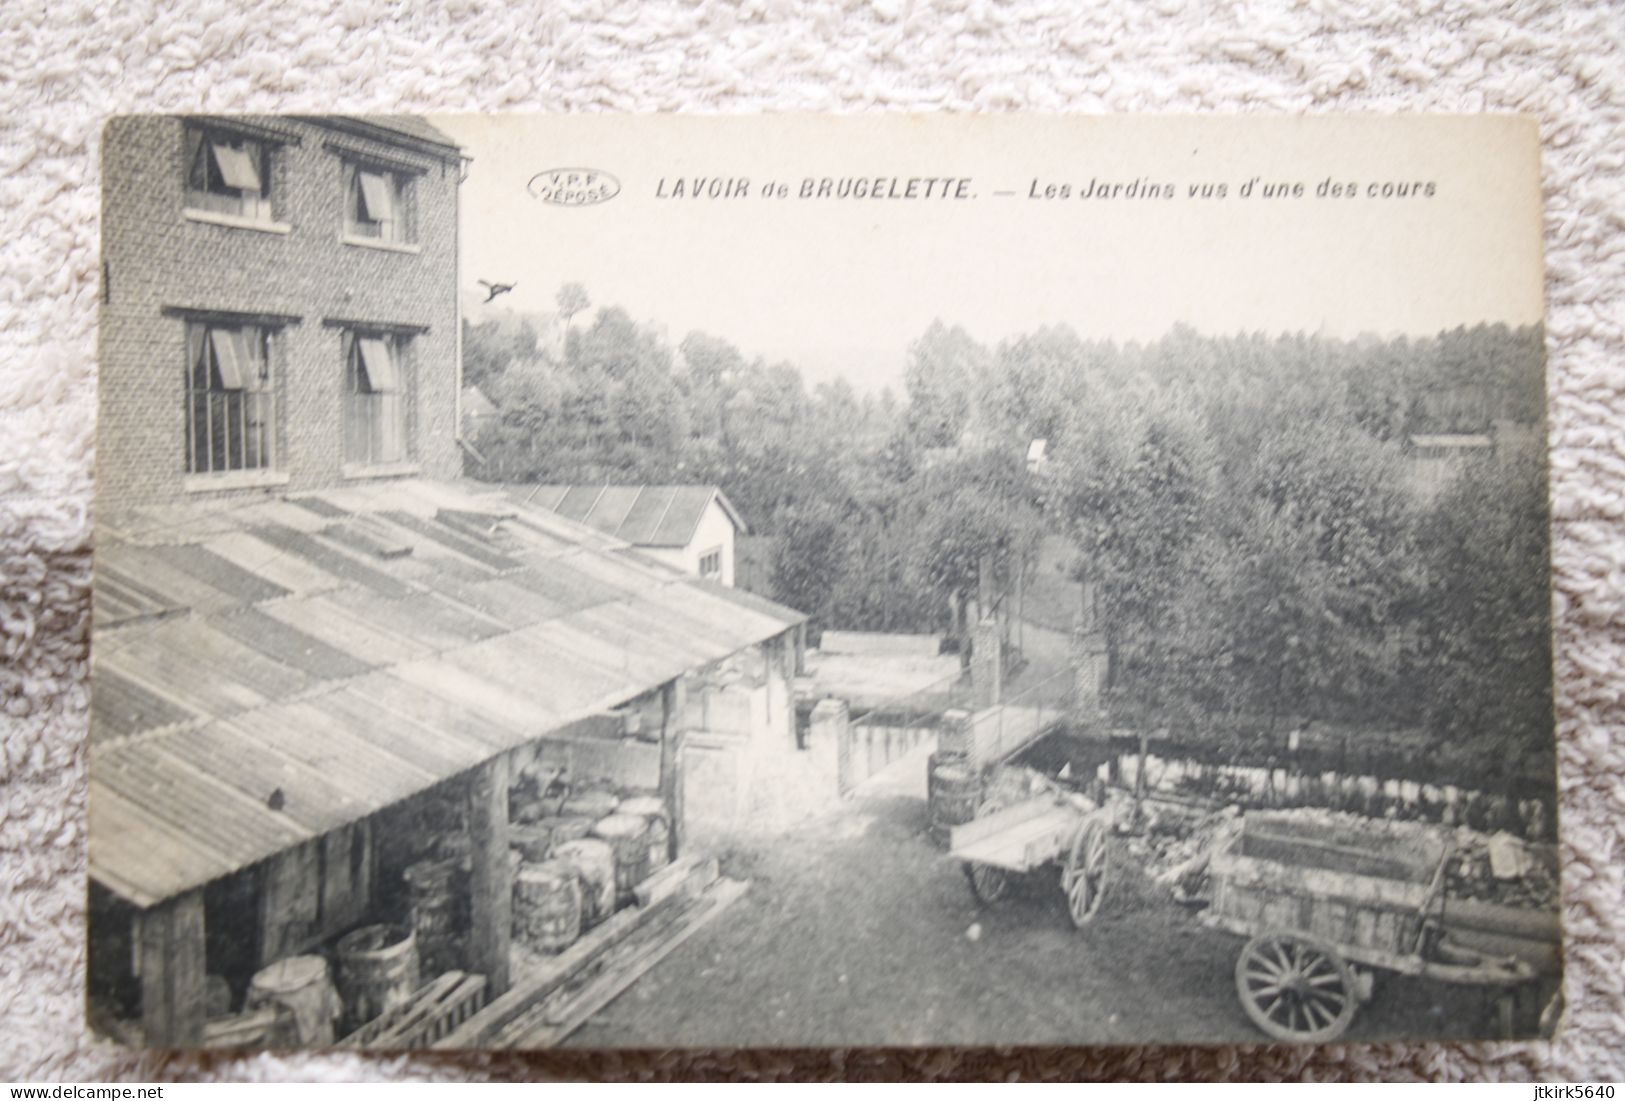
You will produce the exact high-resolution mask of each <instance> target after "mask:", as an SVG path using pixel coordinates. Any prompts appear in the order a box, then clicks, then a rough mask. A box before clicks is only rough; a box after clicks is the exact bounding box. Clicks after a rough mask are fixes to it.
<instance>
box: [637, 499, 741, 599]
mask: <svg viewBox="0 0 1625 1101" xmlns="http://www.w3.org/2000/svg"><path fill="white" fill-rule="evenodd" d="M734 534H735V532H734V524H733V521H732V520H730V519H728V514H727V513H726V512H724V511H723V508H722V506H721V505H720V504H718V503H717V500H716V498H715V497H713V498H711V503H710V504H708V505H706V506H705V515H704V516H702V517H700V524H699V526H698V527H697V528H695V529H694V538H692V539H690V540H689V542H688V546H686V547H681V548H679V547H640V548H638V549H639V550H641V551H643V553H645V554H647V555H648V556H649V557H651V558H658V559H659V560H660V561H662V562H665V563H667V564H668V565H672V566H676V567H677V568H678V569H680V570H686V571H687V572H688V573H691V574H695V575H696V576H698V574H699V572H700V558H701V556H703V555H704V554H705V553H706V552H707V551H711V550H716V549H717V548H719V547H720V548H721V549H722V574H721V576H719V577H718V578H716V580H718V581H720V582H722V583H723V584H724V585H732V584H733V583H734Z"/></svg>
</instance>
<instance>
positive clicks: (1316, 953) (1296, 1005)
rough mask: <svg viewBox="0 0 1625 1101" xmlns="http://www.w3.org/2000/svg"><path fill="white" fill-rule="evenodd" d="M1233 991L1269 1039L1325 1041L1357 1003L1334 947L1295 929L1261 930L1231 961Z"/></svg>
mask: <svg viewBox="0 0 1625 1101" xmlns="http://www.w3.org/2000/svg"><path fill="white" fill-rule="evenodd" d="M1236 993H1237V995H1239V996H1240V998H1241V1008H1242V1009H1244V1010H1246V1011H1247V1016H1248V1017H1251V1018H1252V1021H1253V1024H1255V1025H1257V1026H1258V1027H1259V1028H1261V1029H1263V1030H1264V1032H1266V1033H1267V1034H1268V1035H1269V1036H1270V1037H1271V1038H1272V1039H1275V1040H1287V1041H1291V1042H1296V1043H1325V1042H1327V1041H1330V1040H1335V1039H1337V1037H1339V1036H1341V1035H1343V1032H1344V1030H1346V1029H1347V1028H1348V1026H1349V1022H1350V1021H1352V1020H1353V1019H1354V1010H1355V1008H1356V1007H1357V1006H1358V1005H1359V993H1358V984H1357V983H1356V982H1355V978H1354V972H1353V970H1352V969H1351V968H1350V967H1349V965H1348V962H1347V961H1346V960H1344V959H1343V957H1341V956H1339V955H1338V954H1337V953H1336V952H1333V951H1332V950H1331V949H1329V948H1327V947H1325V946H1324V945H1321V944H1319V943H1317V942H1315V941H1312V940H1310V939H1309V938H1307V937H1300V936H1298V935H1297V934H1295V933H1263V934H1260V935H1259V936H1256V937H1254V938H1253V939H1252V940H1250V941H1248V942H1247V947H1245V948H1243V949H1242V950H1241V958H1240V959H1238V960H1237V961H1236Z"/></svg>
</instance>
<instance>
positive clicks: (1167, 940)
mask: <svg viewBox="0 0 1625 1101" xmlns="http://www.w3.org/2000/svg"><path fill="white" fill-rule="evenodd" d="M906 763H907V761H905V762H899V764H900V765H901V764H906ZM920 764H921V767H923V761H921V762H920ZM906 791H907V787H906V786H897V785H893V786H892V787H891V788H887V787H885V786H884V785H882V786H879V787H871V788H869V789H867V790H866V791H865V792H860V794H859V795H858V796H857V797H856V798H854V799H853V800H851V801H849V802H848V803H846V804H845V805H844V806H843V807H842V808H841V809H840V810H839V811H838V812H837V813H835V814H832V815H830V816H827V817H825V818H822V819H819V820H816V821H813V822H809V823H807V824H805V825H803V826H802V827H800V828H798V829H797V830H795V831H792V832H791V833H789V834H786V835H784V836H780V837H776V838H772V839H769V840H763V841H760V842H757V843H754V844H751V845H748V846H743V845H742V846H738V847H735V848H732V849H730V850H727V851H726V852H724V853H723V854H722V857H723V873H724V874H725V875H729V876H733V877H735V878H744V879H749V880H750V881H751V885H750V890H749V892H748V893H747V894H746V895H745V897H744V898H743V899H741V900H740V901H739V902H738V903H736V904H735V905H734V906H733V907H732V908H731V909H730V910H729V911H728V912H726V913H724V914H723V915H722V916H721V917H720V918H719V919H718V920H717V921H716V923H715V924H713V925H712V926H711V927H709V928H707V929H705V930H704V931H702V932H701V933H700V934H699V935H697V936H696V937H695V938H694V939H693V940H691V941H689V942H688V943H686V944H684V945H682V946H681V947H680V948H679V949H677V951H675V952H674V953H673V954H672V955H671V956H670V957H668V958H667V959H666V960H664V961H663V962H661V963H660V964H659V965H658V966H656V967H655V968H654V969H653V970H651V971H650V972H649V973H648V974H646V975H644V976H643V977H642V978H641V979H639V980H638V982H636V983H635V984H634V985H633V986H632V987H631V988H630V989H628V990H627V992H626V993H624V994H622V995H621V996H620V997H619V998H618V999H616V1000H615V1001H614V1002H612V1003H610V1004H609V1005H608V1006H606V1007H605V1008H604V1009H603V1010H602V1011H601V1012H600V1013H599V1014H598V1015H597V1016H596V1017H595V1018H594V1019H593V1020H592V1021H590V1022H589V1023H588V1024H587V1025H586V1026H585V1027H583V1028H582V1029H581V1030H579V1031H578V1032H576V1033H575V1034H574V1035H573V1036H572V1037H571V1038H570V1039H569V1041H568V1042H567V1043H568V1046H570V1047H583V1048H588V1047H673V1046H677V1047H791V1046H796V1047H799V1046H913V1045H926V1044H956V1045H1009V1044H1063V1045H1065V1044H1082V1043H1095V1044H1133V1043H1147V1042H1157V1041H1165V1042H1166V1041H1171V1040H1174V1039H1175V1038H1181V1039H1188V1040H1193V1041H1194V1040H1201V1041H1205V1042H1211V1043H1244V1044H1251V1043H1261V1042H1263V1041H1264V1037H1263V1036H1262V1034H1261V1033H1259V1032H1258V1031H1256V1030H1255V1029H1254V1028H1253V1027H1252V1025H1251V1024H1250V1023H1249V1021H1248V1020H1247V1018H1246V1016H1245V1015H1244V1014H1243V1012H1242V1010H1241V1006H1240V1004H1239V1003H1238V1001H1237V1000H1236V995H1235V988H1234V985H1233V977H1232V975H1233V968H1234V966H1235V961H1236V956H1237V953H1238V951H1239V949H1240V948H1241V941H1240V940H1239V938H1235V937H1231V936H1228V935H1226V934H1224V933H1219V932H1215V931H1213V930H1210V929H1207V928H1205V927H1204V926H1202V925H1201V924H1200V922H1199V921H1198V920H1197V919H1196V917H1195V915H1194V914H1192V913H1190V912H1189V911H1187V910H1184V909H1182V908H1181V907H1179V906H1178V905H1176V904H1175V903H1173V902H1172V901H1171V899H1170V898H1169V897H1168V895H1167V892H1166V889H1164V888H1160V887H1157V886H1155V885H1154V884H1152V883H1150V882H1149V881H1148V880H1147V879H1146V878H1145V877H1144V876H1143V875H1142V874H1140V873H1139V872H1138V871H1136V870H1135V869H1134V868H1132V867H1131V866H1129V864H1128V861H1127V860H1126V858H1125V857H1124V856H1123V855H1122V853H1121V850H1120V849H1119V852H1118V859H1117V860H1116V862H1115V867H1114V872H1113V884H1112V887H1111V896H1110V897H1109V899H1108V901H1107V903H1106V906H1105V909H1104V911H1103V912H1102V914H1101V915H1100V916H1099V917H1098V918H1097V919H1096V921H1095V923H1094V924H1093V925H1092V926H1091V927H1090V928H1089V929H1088V930H1087V931H1085V932H1078V931H1075V930H1074V929H1073V928H1072V926H1071V924H1070V922H1069V921H1068V919H1067V915H1066V911H1065V908H1064V906H1063V904H1062V901H1061V894H1060V891H1059V889H1058V887H1057V885H1056V884H1055V882H1054V881H1053V880H1052V879H1051V878H1050V877H1049V876H1047V875H1046V876H1044V877H1043V878H1042V879H1041V880H1040V879H1038V878H1035V879H1034V880H1032V881H1031V882H1028V883H1025V884H1022V885H1020V887H1019V889H1018V890H1016V891H1014V892H1012V894H1011V896H1010V897H1007V898H1006V899H1004V900H1003V901H1001V902H1000V903H999V904H998V905H996V906H993V907H983V906H981V905H979V904H978V903H977V902H976V901H975V900H974V899H973V898H972V896H971V893H970V891H969V889H968V885H967V883H966V879H965V876H964V874H963V872H962V871H961V869H960V867H959V864H958V862H957V861H954V860H952V859H950V858H949V857H948V856H947V855H946V854H945V853H943V852H942V851H940V850H939V849H937V848H935V847H934V846H932V844H931V843H930V841H929V839H928V838H927V836H926V832H925V829H926V806H925V802H924V800H923V799H922V798H919V797H916V796H914V795H912V794H907V793H905V792H906ZM1489 1012H1490V1007H1489V1005H1488V1003H1487V1002H1486V1001H1484V1000H1483V998H1482V996H1481V995H1478V994H1476V993H1474V992H1473V991H1470V990H1466V989H1463V988H1454V987H1449V986H1445V985H1442V984H1439V983H1432V982H1424V981H1420V980H1414V979H1406V978H1400V977H1386V976H1384V977H1379V979H1378V983H1377V988H1376V994H1375V997H1374V998H1373V1000H1372V1002H1371V1003H1370V1004H1368V1005H1367V1006H1365V1007H1364V1008H1363V1009H1362V1010H1361V1012H1360V1013H1359V1015H1358V1016H1357V1017H1356V1018H1355V1021H1354V1024H1353V1026H1352V1027H1351V1028H1350V1030H1349V1032H1348V1034H1347V1036H1346V1041H1347V1042H1351V1043H1360V1042H1370V1041H1379V1040H1387V1039H1399V1038H1402V1037H1406V1036H1407V1035H1409V1036H1416V1035H1419V1034H1425V1035H1428V1036H1430V1037H1436V1038H1439V1039H1453V1038H1466V1037H1468V1036H1471V1035H1472V1034H1474V1033H1475V1032H1476V1033H1478V1034H1480V1035H1482V1034H1483V1033H1484V1027H1485V1025H1484V1022H1485V1020H1486V1016H1487V1014H1488V1013H1489Z"/></svg>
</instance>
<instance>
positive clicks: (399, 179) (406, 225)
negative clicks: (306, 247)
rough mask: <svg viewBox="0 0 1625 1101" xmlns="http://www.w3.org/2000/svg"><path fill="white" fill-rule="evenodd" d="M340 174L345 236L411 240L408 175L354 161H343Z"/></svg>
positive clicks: (405, 242) (378, 239)
mask: <svg viewBox="0 0 1625 1101" xmlns="http://www.w3.org/2000/svg"><path fill="white" fill-rule="evenodd" d="M344 175H345V184H344V196H345V198H344V234H345V236H347V237H359V238H364V239H367V240H375V241H381V242H385V243H388V244H397V245H402V244H409V243H411V241H412V227H411V219H410V217H409V215H410V213H411V201H410V200H411V189H412V179H411V177H410V176H409V175H407V174H405V173H401V172H390V171H386V170H383V169H378V168H368V167H365V166H363V165H357V164H347V165H345V169H344Z"/></svg>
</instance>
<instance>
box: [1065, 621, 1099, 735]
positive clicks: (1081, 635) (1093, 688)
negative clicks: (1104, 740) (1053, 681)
mask: <svg viewBox="0 0 1625 1101" xmlns="http://www.w3.org/2000/svg"><path fill="white" fill-rule="evenodd" d="M1071 649H1072V702H1073V710H1074V713H1075V714H1076V716H1077V721H1078V724H1079V726H1080V727H1082V728H1083V729H1085V730H1091V731H1092V730H1096V729H1099V728H1101V727H1102V726H1104V724H1105V721H1106V708H1105V700H1106V636H1105V634H1104V633H1103V632H1101V631H1100V630H1099V629H1098V628H1093V627H1090V626H1088V625H1087V620H1086V619H1084V618H1083V617H1079V618H1078V619H1077V620H1075V621H1074V623H1073V627H1072V647H1071Z"/></svg>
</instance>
